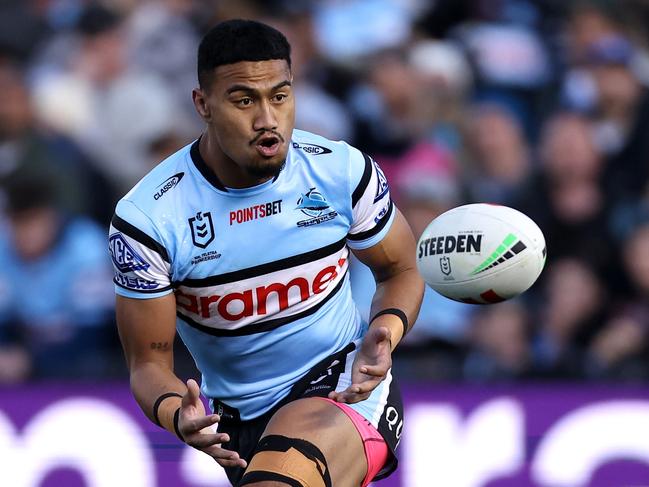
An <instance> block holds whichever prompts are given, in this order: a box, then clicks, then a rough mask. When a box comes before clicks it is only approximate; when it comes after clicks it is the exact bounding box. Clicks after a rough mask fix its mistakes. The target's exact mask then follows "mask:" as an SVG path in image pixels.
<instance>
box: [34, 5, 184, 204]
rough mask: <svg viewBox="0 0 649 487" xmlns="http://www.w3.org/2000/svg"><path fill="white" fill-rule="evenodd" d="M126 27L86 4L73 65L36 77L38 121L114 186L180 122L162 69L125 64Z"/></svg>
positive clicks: (137, 171) (126, 184)
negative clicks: (84, 154)
mask: <svg viewBox="0 0 649 487" xmlns="http://www.w3.org/2000/svg"><path fill="white" fill-rule="evenodd" d="M127 32H128V31H127V30H126V25H125V19H124V18H122V17H121V16H120V15H119V14H118V13H116V12H115V11H113V10H110V9H107V8H105V7H102V6H100V4H90V5H89V6H87V7H86V9H85V10H84V11H83V12H82V13H81V15H80V17H79V20H78V23H77V32H76V36H77V41H78V42H77V44H76V46H77V48H76V50H75V52H72V53H69V54H68V56H69V57H68V62H70V63H72V68H71V69H63V70H60V71H59V72H56V71H55V70H50V71H41V76H39V77H38V78H37V79H36V80H35V94H36V105H37V109H38V114H39V116H40V117H41V119H42V120H43V121H44V123H46V124H47V125H49V126H51V127H54V128H55V129H57V130H60V131H62V132H64V133H66V134H68V135H69V136H71V137H72V138H73V139H74V140H76V141H77V142H78V143H79V144H81V146H82V147H83V148H84V149H85V150H86V151H88V152H89V153H92V154H93V157H95V158H96V159H95V160H96V161H97V162H98V163H99V165H100V169H101V170H102V172H103V173H104V174H105V175H106V176H107V177H109V178H111V179H112V181H113V184H115V185H116V186H117V187H118V190H119V191H120V192H125V191H126V190H127V189H129V188H130V187H131V186H132V185H133V184H134V183H135V182H137V180H139V178H140V177H141V176H142V175H144V173H146V171H147V170H149V169H150V168H151V166H152V164H154V163H157V162H159V161H152V159H151V158H150V155H151V154H150V152H149V150H150V146H151V144H152V143H154V142H155V141H156V140H157V139H159V138H160V137H162V136H164V135H166V134H168V133H170V132H173V133H176V131H178V132H180V133H183V132H182V131H183V129H184V128H185V127H186V123H185V121H184V120H183V116H182V113H183V112H182V111H181V110H179V109H178V105H177V100H176V99H175V98H174V93H173V92H172V90H171V89H170V88H169V87H168V86H167V84H166V83H165V81H164V80H163V79H162V78H161V76H159V75H157V74H156V73H155V72H154V71H146V72H145V71H143V70H141V69H140V68H139V66H136V65H131V64H129V59H128V56H127V54H128V47H129V46H128V44H127V41H128V36H127ZM187 100H188V102H189V94H187Z"/></svg>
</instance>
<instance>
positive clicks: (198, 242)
mask: <svg viewBox="0 0 649 487" xmlns="http://www.w3.org/2000/svg"><path fill="white" fill-rule="evenodd" d="M187 221H188V222H189V228H190V229H191V231H192V242H194V245H195V246H196V247H199V248H201V249H204V248H207V246H208V245H209V244H210V243H211V242H212V240H214V223H212V214H211V213H210V212H209V211H206V212H205V213H203V212H201V211H199V212H198V213H196V216H193V217H191V218H190V219H189V220H187Z"/></svg>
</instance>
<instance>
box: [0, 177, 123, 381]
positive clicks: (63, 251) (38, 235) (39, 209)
mask: <svg viewBox="0 0 649 487" xmlns="http://www.w3.org/2000/svg"><path fill="white" fill-rule="evenodd" d="M6 191H7V215H8V220H7V228H5V229H4V231H3V232H2V235H1V236H0V330H11V331H12V336H11V337H10V338H11V340H8V342H9V343H10V344H11V345H12V346H13V347H19V348H20V349H22V350H27V351H28V352H29V356H30V361H31V364H30V365H29V366H30V367H31V374H32V376H33V377H37V378H45V377H69V378H72V377H75V378H80V377H93V376H101V375H102V374H105V373H106V372H107V370H108V368H109V356H108V352H109V350H110V344H111V340H113V339H112V338H111V337H113V336H114V330H113V328H112V326H110V325H111V323H112V310H113V300H114V299H113V289H112V282H111V277H110V276H111V267H110V261H109V260H108V252H107V250H106V244H105V240H106V238H105V232H104V230H103V229H102V228H100V227H98V226H97V225H96V224H94V223H92V222H90V221H89V220H86V219H81V218H70V217H68V215H67V214H66V213H64V212H63V211H61V210H60V209H59V206H58V205H57V202H56V197H55V193H54V188H53V185H52V184H51V181H50V180H48V179H45V177H44V176H41V177H30V178H24V177H20V178H15V179H13V180H11V182H10V185H9V186H8V188H6ZM14 350H16V348H14ZM4 358H5V360H6V355H5V357H4ZM23 361H24V356H20V357H14V361H13V364H14V368H16V369H18V370H19V371H20V373H21V374H25V373H26V372H27V366H26V364H24V363H23ZM14 375H15V373H14ZM5 379H7V377H5Z"/></svg>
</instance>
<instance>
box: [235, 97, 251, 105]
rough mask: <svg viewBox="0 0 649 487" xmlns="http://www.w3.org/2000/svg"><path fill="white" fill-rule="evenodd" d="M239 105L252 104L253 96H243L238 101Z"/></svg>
mask: <svg viewBox="0 0 649 487" xmlns="http://www.w3.org/2000/svg"><path fill="white" fill-rule="evenodd" d="M237 105H239V106H242V107H249V106H250V105H252V98H250V97H245V98H241V99H239V100H238V101H237Z"/></svg>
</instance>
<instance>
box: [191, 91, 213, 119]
mask: <svg viewBox="0 0 649 487" xmlns="http://www.w3.org/2000/svg"><path fill="white" fill-rule="evenodd" d="M192 100H193V101H194V107H195V108H196V111H197V112H198V114H199V115H200V116H201V118H202V119H203V120H205V121H206V122H209V121H210V120H211V118H212V114H211V112H210V107H209V106H208V104H207V97H206V96H205V92H204V91H203V90H202V89H201V88H194V89H193V90H192Z"/></svg>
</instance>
